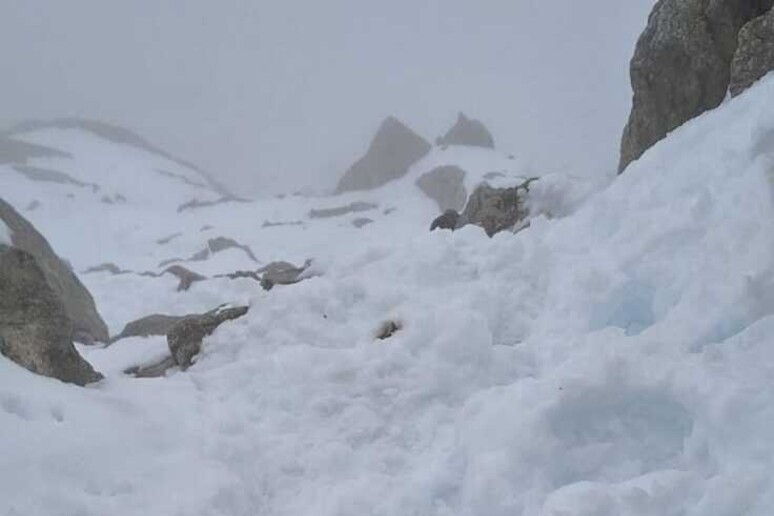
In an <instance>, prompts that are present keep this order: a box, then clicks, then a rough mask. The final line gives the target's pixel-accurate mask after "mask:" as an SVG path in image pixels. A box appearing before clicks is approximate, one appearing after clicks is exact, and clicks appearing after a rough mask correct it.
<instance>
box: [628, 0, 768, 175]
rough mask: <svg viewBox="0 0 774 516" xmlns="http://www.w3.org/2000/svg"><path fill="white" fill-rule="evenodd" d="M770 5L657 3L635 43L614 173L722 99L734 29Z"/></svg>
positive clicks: (707, 0)
mask: <svg viewBox="0 0 774 516" xmlns="http://www.w3.org/2000/svg"><path fill="white" fill-rule="evenodd" d="M773 1H774V0H659V1H658V2H657V3H656V5H655V7H654V8H653V11H652V12H651V14H650V17H649V18H648V24H647V27H646V28H645V31H644V32H643V33H642V35H641V36H640V38H639V40H638V41H637V46H636V49H635V52H634V57H633V58H632V61H631V66H630V75H631V82H632V89H633V90H634V97H633V101H632V110H631V113H630V115H629V121H628V123H627V125H626V128H625V129H624V133H623V138H622V140H621V158H620V163H619V172H622V171H623V170H624V169H625V168H626V167H627V166H628V164H629V163H631V162H632V161H634V160H636V159H638V158H639V157H640V156H641V155H642V153H643V152H645V151H646V150H647V149H648V148H650V147H651V146H652V145H653V144H655V143H656V142H658V141H659V140H661V139H662V138H664V137H665V136H666V135H667V134H668V133H669V132H670V131H672V130H674V129H675V128H677V127H679V126H680V125H682V124H683V123H685V122H686V121H688V120H690V119H692V118H694V117H696V116H698V115H700V114H702V113H703V112H705V111H707V110H709V109H713V108H715V107H717V106H718V105H719V104H720V103H721V102H722V101H723V99H724V98H725V96H726V92H727V90H728V85H729V77H730V65H731V60H732V58H733V56H734V52H735V50H736V46H737V35H738V33H739V29H740V28H741V27H742V26H743V25H744V24H745V23H746V22H748V21H749V20H751V19H753V18H755V17H757V16H760V15H761V14H763V13H765V12H766V11H767V10H769V9H770V8H771V6H772V2H773Z"/></svg>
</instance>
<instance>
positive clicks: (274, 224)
mask: <svg viewBox="0 0 774 516" xmlns="http://www.w3.org/2000/svg"><path fill="white" fill-rule="evenodd" d="M303 225H304V222H303V221H301V220H292V221H289V222H273V221H271V220H266V221H264V223H263V224H261V227H262V228H275V227H282V226H303Z"/></svg>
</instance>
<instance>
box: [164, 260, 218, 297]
mask: <svg viewBox="0 0 774 516" xmlns="http://www.w3.org/2000/svg"><path fill="white" fill-rule="evenodd" d="M162 274H172V275H173V276H175V277H176V278H177V279H179V280H180V283H178V285H177V291H178V292H185V291H186V290H188V289H189V288H191V285H193V284H194V283H196V282H197V281H202V280H205V279H207V278H206V277H204V276H202V275H201V274H199V273H196V272H193V271H192V270H189V269H186V268H185V267H183V266H182V265H173V266H172V267H168V268H167V269H166V270H164V272H163V273H162Z"/></svg>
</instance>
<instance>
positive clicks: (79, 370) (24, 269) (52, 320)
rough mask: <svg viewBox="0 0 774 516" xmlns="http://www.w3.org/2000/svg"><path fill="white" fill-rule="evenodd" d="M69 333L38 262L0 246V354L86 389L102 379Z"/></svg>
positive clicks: (67, 321) (59, 304) (69, 325)
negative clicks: (81, 353) (84, 357)
mask: <svg viewBox="0 0 774 516" xmlns="http://www.w3.org/2000/svg"><path fill="white" fill-rule="evenodd" d="M74 333H75V332H74V328H73V323H72V321H71V319H70V317H69V315H68V313H67V310H66V309H65V306H64V304H63V302H62V299H61V297H60V295H59V293H57V292H56V291H55V290H54V288H53V287H52V285H51V284H50V282H49V279H48V278H47V276H46V274H45V272H44V270H43V268H42V267H41V265H40V263H39V262H38V260H37V259H36V258H35V257H34V256H33V255H32V254H31V253H29V252H27V251H24V250H22V249H19V248H16V247H9V246H7V245H4V244H0V353H2V354H3V355H5V356H6V357H8V358H9V359H11V360H13V361H14V362H16V363H17V364H19V365H21V366H22V367H25V368H27V369H28V370H30V371H32V372H33V373H37V374H41V375H44V376H50V377H52V378H58V379H59V380H62V381H64V382H69V383H74V384H76V385H86V384H87V383H91V382H95V381H97V380H99V379H100V378H102V376H101V375H100V374H99V373H97V372H96V371H94V369H93V368H92V367H91V365H90V364H89V363H88V362H86V361H85V360H84V359H83V358H82V357H81V356H80V355H79V354H78V351H76V349H75V346H73V342H72V336H73V334H74Z"/></svg>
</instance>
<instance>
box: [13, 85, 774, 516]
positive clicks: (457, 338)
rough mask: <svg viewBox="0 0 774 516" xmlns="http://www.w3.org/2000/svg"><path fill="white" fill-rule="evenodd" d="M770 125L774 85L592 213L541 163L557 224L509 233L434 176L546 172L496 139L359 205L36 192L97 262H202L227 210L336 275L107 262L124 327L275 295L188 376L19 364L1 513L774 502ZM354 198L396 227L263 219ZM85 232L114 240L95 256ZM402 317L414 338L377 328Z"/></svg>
mask: <svg viewBox="0 0 774 516" xmlns="http://www.w3.org/2000/svg"><path fill="white" fill-rule="evenodd" d="M773 113H774V82H772V81H771V80H770V79H768V78H766V79H763V80H762V81H760V82H759V83H757V84H755V85H754V86H753V87H751V88H750V89H749V90H748V92H747V93H746V94H745V95H741V96H739V97H737V98H735V99H733V100H731V101H730V102H728V103H727V104H725V105H723V106H722V107H721V108H719V109H717V110H715V111H713V112H710V113H707V114H705V115H703V116H701V117H698V118H697V119H696V120H695V121H693V122H692V123H690V124H686V125H685V126H683V127H682V128H680V129H679V130H677V131H674V132H673V133H672V134H671V135H670V136H669V137H667V138H666V139H665V140H663V141H661V142H660V143H658V144H657V145H655V146H654V147H653V148H652V149H650V150H649V151H648V152H646V153H645V154H644V155H643V156H642V158H641V159H639V160H638V161H637V162H636V163H633V164H632V165H631V166H630V167H629V169H628V171H627V173H626V174H624V175H622V176H620V177H619V178H618V179H617V180H616V181H615V182H614V183H613V184H611V185H610V186H608V187H607V188H604V189H602V191H600V192H598V193H596V194H595V195H593V196H592V197H590V198H588V199H586V200H585V202H582V201H581V199H580V197H582V196H579V195H578V194H576V193H568V190H567V187H566V185H571V186H572V188H571V189H570V190H571V191H572V192H577V191H584V189H585V188H587V186H586V185H584V184H583V183H581V182H579V181H578V180H577V179H574V178H572V177H571V176H561V175H552V176H544V177H542V178H541V180H540V181H537V182H535V183H534V186H533V187H532V188H531V190H530V194H533V193H534V194H535V195H536V196H537V197H535V198H534V199H533V201H534V202H535V203H536V204H538V205H539V206H540V207H541V208H540V209H541V210H544V211H543V213H548V214H551V217H550V218H549V217H548V216H537V217H535V218H533V219H532V221H531V224H530V226H529V228H527V229H525V230H523V231H521V232H519V233H517V234H510V233H507V232H503V233H499V234H497V235H495V236H494V237H493V238H491V239H490V238H488V237H487V236H486V235H485V234H484V232H483V231H481V230H480V229H479V228H475V227H465V228H462V229H460V230H458V231H455V232H453V233H452V232H449V231H435V232H432V233H430V232H428V231H427V228H428V226H429V224H430V221H431V220H432V219H433V218H434V217H435V216H436V215H437V206H435V204H434V203H433V202H432V201H431V200H429V199H428V198H427V197H426V196H425V195H424V194H423V193H422V192H421V191H420V190H419V189H418V188H417V187H416V186H415V184H414V182H415V181H416V179H418V177H420V176H421V175H422V174H424V173H425V172H427V171H429V170H432V169H433V168H434V167H436V166H440V165H443V164H450V163H454V164H455V165H457V166H459V167H460V168H463V169H464V170H466V171H467V172H468V174H467V176H466V179H465V181H466V188H468V189H469V190H470V191H472V190H473V189H474V188H475V185H476V184H477V183H478V182H480V181H481V180H482V178H483V176H484V175H485V174H488V173H490V172H493V171H497V172H502V173H503V176H502V177H501V176H490V177H491V178H492V181H493V182H494V184H493V186H495V187H505V186H513V185H514V184H518V183H515V182H511V181H512V179H513V178H514V177H517V176H521V177H531V176H532V175H533V174H532V173H531V171H529V170H524V169H523V168H520V166H519V165H518V163H513V162H510V161H509V160H507V159H504V158H502V157H501V156H498V155H496V154H494V153H492V152H491V151H488V150H485V149H469V148H466V149H462V148H459V149H452V148H450V149H449V150H448V151H446V152H440V151H439V152H432V153H431V154H430V155H428V156H427V157H426V158H424V159H423V160H421V161H420V162H418V163H416V164H415V165H414V166H413V167H412V168H411V169H410V170H409V172H408V173H407V174H406V176H405V178H404V179H402V180H399V181H394V182H392V183H390V184H387V185H385V186H384V187H382V188H380V189H377V190H374V191H370V192H367V193H365V192H358V193H357V196H356V197H355V196H354V195H353V194H343V195H341V196H338V197H337V198H332V199H329V198H303V197H292V198H287V199H283V200H273V199H272V200H262V201H259V202H255V203H249V204H232V205H220V206H214V207H212V208H207V209H204V211H202V212H201V213H197V212H186V213H183V214H179V215H175V214H174V213H172V214H170V213H169V212H168V211H164V208H163V206H161V207H159V208H154V210H156V209H157V210H159V211H153V210H150V209H146V210H145V212H143V211H142V210H140V209H138V208H136V207H135V205H134V204H133V202H132V201H131V199H130V200H129V202H128V203H127V204H126V205H121V206H107V205H101V204H85V205H84V208H83V209H84V210H87V214H86V215H79V212H78V211H77V210H69V211H68V210H65V209H64V208H61V209H60V208H59V207H58V204H57V203H58V201H56V199H58V197H56V196H55V195H54V194H53V193H50V192H53V191H47V192H49V195H46V196H45V198H44V195H43V193H42V192H41V191H40V190H35V191H34V195H36V196H37V197H39V198H41V199H44V201H45V202H43V203H42V206H41V207H40V208H39V209H38V210H35V212H33V213H32V214H30V216H31V217H33V216H34V217H35V223H36V224H37V225H38V226H39V227H41V228H42V229H43V230H44V231H45V232H46V233H47V234H49V235H51V238H52V239H57V240H58V241H59V240H61V241H62V242H63V245H64V246H65V247H67V250H68V256H72V259H73V260H74V263H75V265H76V266H77V267H81V266H84V267H85V266H88V265H90V264H94V263H101V262H114V263H118V264H120V265H121V266H123V267H131V268H133V269H136V270H142V265H143V264H145V263H151V264H156V263H158V262H159V261H160V260H162V259H164V258H168V257H169V256H170V255H172V254H173V253H174V254H177V255H180V256H187V255H188V254H190V253H191V252H195V250H196V249H197V247H198V246H200V245H201V235H200V233H199V228H201V226H202V225H203V224H205V223H206V224H211V225H213V226H214V227H216V228H217V231H218V234H228V235H233V237H234V238H236V239H238V240H239V241H240V242H244V243H245V244H246V245H250V246H251V247H252V248H253V249H256V250H257V251H258V252H257V254H258V258H259V259H261V260H264V261H267V262H268V261H270V260H279V259H285V260H289V261H291V262H293V263H303V261H304V260H305V259H306V258H308V257H314V258H315V260H314V262H313V265H312V267H311V268H312V269H313V271H312V272H314V275H313V276H312V277H310V278H308V279H307V280H305V281H303V282H300V283H297V284H295V285H290V286H287V287H284V288H275V289H273V290H271V291H263V290H262V289H260V288H259V286H258V285H257V284H256V282H255V281H253V280H250V279H244V280H239V279H238V280H228V279H211V280H208V281H206V282H200V283H198V284H196V286H195V287H194V288H192V289H191V290H190V291H188V292H175V284H176V281H174V278H171V277H170V278H167V280H166V281H165V280H164V278H145V277H140V276H136V275H128V274H124V275H117V276H116V275H111V274H109V273H107V272H106V273H101V274H91V275H88V276H87V277H86V278H85V279H86V280H87V281H88V284H89V287H90V288H91V289H92V291H93V292H94V293H95V295H96V296H97V299H98V300H99V302H100V306H103V307H104V313H105V315H106V317H107V319H108V322H109V324H110V325H111V327H113V328H118V329H120V326H121V325H122V324H123V323H124V322H125V321H130V320H133V319H136V318H138V317H139V316H141V315H146V314H148V313H193V312H200V311H204V310H207V309H209V308H211V307H212V306H214V305H216V304H218V303H221V302H225V301H228V302H232V303H239V304H243V303H244V304H247V303H249V304H250V305H251V309H250V312H249V314H247V315H246V316H245V317H243V318H241V319H239V320H236V321H234V322H233V323H230V324H228V325H223V326H222V327H221V328H219V329H218V330H216V331H215V332H214V333H213V335H212V336H211V337H210V338H209V339H208V340H205V341H204V344H203V346H202V350H201V353H200V355H199V359H198V360H197V361H196V363H195V364H193V365H192V366H191V367H190V368H189V369H188V371H187V372H186V373H180V372H177V371H171V372H170V373H169V374H168V375H167V377H165V378H158V379H135V378H128V377H126V376H125V375H123V373H122V371H123V370H124V369H126V368H128V367H131V366H133V365H138V364H142V363H147V362H149V361H150V360H151V359H156V358H162V357H163V356H164V354H165V353H167V349H166V342H165V341H164V339H163V338H159V337H150V338H147V339H142V338H132V339H126V340H122V341H119V342H117V343H115V344H114V345H112V346H110V347H108V348H106V349H96V348H85V351H84V352H85V353H86V357H87V358H88V359H89V361H91V363H92V364H94V365H95V367H97V368H98V369H99V370H100V371H102V372H103V373H104V374H105V375H106V376H107V379H106V380H104V381H103V382H101V383H100V384H98V385H97V386H96V387H95V388H89V389H76V388H74V387H70V386H63V385H61V384H59V383H57V382H53V381H49V380H48V379H45V378H41V377H38V376H34V375H31V374H29V373H28V372H27V371H25V370H23V369H21V368H19V367H16V366H15V365H13V364H12V363H10V362H9V361H2V360H0V428H2V430H3V434H2V435H3V437H2V439H0V457H2V468H0V500H2V501H3V508H4V509H5V508H7V510H6V512H8V513H9V514H23V515H25V516H27V515H29V516H43V515H51V514H62V515H68V516H70V515H76V514H77V515H81V516H98V515H104V514H111V515H116V516H135V515H136V516H140V515H142V516H146V515H148V514H154V515H164V516H166V515H175V516H177V515H186V516H197V515H201V516H206V515H213V514H218V515H224V516H246V515H253V514H260V515H267V516H280V515H281V516H290V515H293V516H297V515H314V516H334V515H335V516H349V515H356V516H361V515H363V514H371V515H384V516H393V515H396V514H401V515H402V514H420V515H428V516H433V515H437V516H441V515H443V516H451V515H454V516H457V515H466V516H473V515H487V516H505V515H514V514H516V515H521V516H559V515H562V516H600V515H615V516H656V515H658V516H662V515H675V516H676V515H681V516H729V515H734V516H736V515H744V516H770V514H771V513H772V507H774V481H773V480H772V479H774V474H773V473H774V442H773V441H772V439H771V429H772V428H774V382H773V381H772V378H774V350H773V349H772V346H771V335H772V333H774V296H773V295H772V292H774V232H772V231H771V221H772V220H774V201H773V196H772V175H771V170H773V169H774V168H773V165H774V151H773V150H772V149H774V143H772V142H774V137H772V135H773V134H774V116H773V115H772V114H773ZM80 160H81V161H83V160H84V159H83V158H80ZM509 167H510V168H509ZM1 171H2V167H0V172H1ZM12 177H14V178H16V179H14V180H15V181H16V180H18V181H19V183H13V188H10V187H9V190H12V194H13V195H14V196H15V197H16V198H18V199H19V200H23V199H26V198H27V197H25V196H27V195H28V194H31V193H30V192H26V193H25V190H24V189H23V185H24V183H22V182H21V181H22V180H25V179H24V178H23V177H20V176H18V174H14V175H13V176H12ZM2 178H3V180H4V179H5V176H2ZM159 180H160V181H161V180H164V178H163V177H162V176H159ZM25 181H26V180H25ZM498 181H503V183H498ZM469 182H470V183H469ZM9 184H10V183H9ZM5 185H6V183H4V187H5ZM38 186H40V185H38ZM46 186H51V187H52V188H53V185H46ZM57 188H70V187H67V186H62V185H59V186H57ZM72 188H75V187H72ZM4 195H5V192H4ZM355 201H363V202H373V203H375V204H378V205H379V207H380V208H379V209H378V210H377V209H375V210H372V211H369V212H368V214H369V217H372V218H373V219H374V223H373V224H369V225H367V226H365V227H363V228H360V229H357V228H354V227H352V225H351V219H352V218H353V217H355V216H356V214H344V215H341V216H340V217H330V218H325V219H314V220H312V219H309V220H308V224H307V225H305V226H279V227H265V228H261V227H259V226H260V224H261V222H262V221H264V220H272V221H294V220H299V219H303V218H304V214H306V213H308V212H309V210H311V209H326V208H333V207H337V206H342V205H346V204H347V203H349V202H355ZM19 205H24V204H19ZM62 206H64V207H67V206H69V205H68V204H66V203H64V202H63V203H62ZM89 210H91V211H89ZM96 210H104V211H99V212H98V211H96ZM95 213H102V214H109V216H110V217H111V221H115V224H116V226H119V227H120V228H121V229H122V230H123V229H126V231H117V230H115V229H113V228H110V229H108V228H101V227H95V230H94V231H93V232H91V233H89V234H88V235H83V236H82V238H83V239H84V241H83V244H84V245H81V246H75V245H73V244H72V243H70V244H67V242H68V241H69V240H70V238H71V237H70V236H69V235H68V234H67V232H68V231H70V232H71V233H72V232H75V231H78V229H77V228H80V227H81V226H78V225H77V224H76V223H77V222H79V221H81V220H82V219H81V217H83V218H86V217H87V216H88V218H89V219H91V220H102V218H101V217H95ZM159 213H162V214H166V216H162V217H159V216H158V215H159ZM125 216H126V217H130V219H131V220H132V223H131V224H130V223H125V222H121V221H122V220H123V219H122V218H123V217H125ZM145 217H147V218H145ZM155 220H158V221H159V222H158V223H156V224H143V222H147V221H155ZM245 221H250V224H245ZM135 225H137V228H135ZM74 228H76V229H74ZM114 231H115V232H114ZM175 232H181V233H182V235H181V236H180V237H178V238H176V239H174V240H173V241H171V242H169V243H168V244H167V245H163V246H159V245H158V244H156V242H155V241H156V240H157V239H159V238H162V237H165V236H168V235H170V234H172V233H175ZM80 233H85V232H80ZM80 233H79V234H80ZM87 236H88V237H89V238H92V239H96V238H101V237H102V236H104V237H105V238H109V239H110V240H109V241H110V242H114V243H115V245H113V246H103V247H105V248H107V249H102V248H100V249H96V248H95V246H94V245H88V244H89V241H87V240H86V238H87ZM225 253H229V251H225V252H224V253H218V255H216V256H215V257H213V259H211V260H208V261H206V262H201V263H202V265H203V266H206V267H207V269H206V270H205V271H204V272H206V273H207V274H208V275H211V276H212V275H215V274H217V273H222V272H224V271H227V270H228V269H230V268H232V266H233V265H234V263H231V262H229V261H227V260H225V259H226V256H221V255H225ZM93 254H100V255H103V256H96V257H95V256H93ZM229 259H234V260H241V264H242V266H243V267H244V266H245V264H247V263H252V262H250V261H249V260H248V259H246V257H245V256H244V253H235V255H234V256H231V257H230V258H229ZM79 270H80V269H79ZM170 307H174V308H175V310H174V311H172V310H171V309H170ZM385 321H400V323H401V329H400V331H398V332H396V333H394V334H393V335H392V336H391V337H390V338H389V339H387V340H383V341H382V340H375V335H376V334H377V333H378V332H379V330H380V329H381V328H382V324H383V323H384V322H385Z"/></svg>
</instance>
